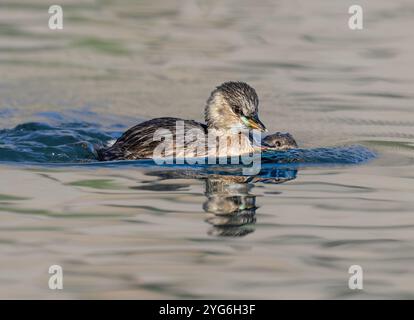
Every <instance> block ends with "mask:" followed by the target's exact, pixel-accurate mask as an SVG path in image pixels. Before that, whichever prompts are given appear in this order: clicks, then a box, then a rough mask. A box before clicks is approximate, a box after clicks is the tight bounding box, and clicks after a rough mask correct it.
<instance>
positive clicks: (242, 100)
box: [205, 82, 267, 131]
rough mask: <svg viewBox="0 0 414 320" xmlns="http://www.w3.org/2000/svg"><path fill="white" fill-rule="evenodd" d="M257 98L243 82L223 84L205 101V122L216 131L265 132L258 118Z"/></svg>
mask: <svg viewBox="0 0 414 320" xmlns="http://www.w3.org/2000/svg"><path fill="white" fill-rule="evenodd" d="M258 105H259V98H258V97H257V93H256V91H255V90H254V89H253V88H252V87H250V86H249V85H248V84H247V83H244V82H225V83H223V84H222V85H220V86H218V87H217V88H216V89H215V90H214V91H213V92H212V93H211V95H210V97H209V98H208V100H207V105H206V109H205V120H206V123H207V125H208V127H209V128H215V129H217V130H225V131H231V130H235V129H236V130H240V129H258V130H260V131H267V130H266V127H265V126H264V124H263V123H262V122H261V121H260V120H259V117H258V114H257V113H258Z"/></svg>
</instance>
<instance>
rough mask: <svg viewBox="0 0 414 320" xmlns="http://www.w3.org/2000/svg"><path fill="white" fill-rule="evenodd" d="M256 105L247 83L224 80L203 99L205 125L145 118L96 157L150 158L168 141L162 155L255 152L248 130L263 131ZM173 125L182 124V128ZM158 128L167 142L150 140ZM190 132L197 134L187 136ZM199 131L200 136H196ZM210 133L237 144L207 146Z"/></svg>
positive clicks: (105, 158)
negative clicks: (166, 134)
mask: <svg viewBox="0 0 414 320" xmlns="http://www.w3.org/2000/svg"><path fill="white" fill-rule="evenodd" d="M258 105H259V99H258V97H257V94H256V91H255V90H254V89H253V88H252V87H250V86H249V85H248V84H246V83H244V82H225V83H223V84H222V85H220V86H218V87H217V88H216V89H215V90H214V91H213V92H212V93H211V95H210V97H209V98H208V100H207V105H206V107H205V113H204V116H205V122H206V124H202V123H199V122H196V121H193V120H183V119H179V118H156V119H152V120H149V121H145V122H143V123H140V124H138V125H136V126H134V127H132V128H131V129H129V130H128V131H126V132H125V133H124V134H123V135H122V136H121V137H120V138H119V139H118V140H117V141H116V142H115V143H114V144H113V145H112V146H111V147H109V148H104V149H101V150H98V151H97V153H98V159H99V160H101V161H109V160H135V159H145V158H153V157H154V153H155V151H156V149H157V147H158V146H159V144H160V143H163V144H165V143H167V144H169V145H167V147H166V148H165V150H164V151H163V154H162V156H164V157H177V158H180V157H200V156H204V157H205V156H216V157H225V156H237V155H242V154H246V153H251V152H256V151H259V149H260V150H261V147H260V143H259V145H258V146H256V144H254V143H253V138H252V135H251V133H249V131H248V130H252V129H256V130H259V131H267V130H266V128H265V126H264V124H263V123H262V122H261V121H260V120H259V118H258ZM177 124H182V129H179V125H177ZM159 129H166V130H169V132H171V133H172V139H171V140H170V141H169V142H168V141H167V140H165V139H164V141H161V139H154V137H155V136H157V134H156V131H157V130H159ZM194 131H196V132H198V133H197V134H196V135H194V134H192V135H191V134H190V135H187V133H190V132H194ZM200 134H201V135H202V136H201V138H203V139H200ZM210 134H213V135H214V136H216V137H219V138H220V141H227V140H230V139H234V138H236V140H237V141H238V143H237V146H234V145H230V144H229V143H227V142H226V143H224V145H223V143H219V144H218V145H217V147H214V148H207V140H208V139H207V138H206V136H207V135H208V136H210ZM189 136H192V137H190V138H189ZM223 138H224V140H223ZM197 139H198V140H202V142H201V143H202V147H203V148H199V147H200V145H198V146H197V148H195V147H194V143H195V140H197ZM200 149H201V151H200ZM196 151H197V152H196Z"/></svg>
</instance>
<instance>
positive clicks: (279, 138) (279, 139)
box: [262, 132, 298, 150]
mask: <svg viewBox="0 0 414 320" xmlns="http://www.w3.org/2000/svg"><path fill="white" fill-rule="evenodd" d="M262 147H263V148H264V149H271V150H288V149H293V148H297V147H298V145H297V143H296V141H295V139H293V137H292V135H291V134H290V133H287V132H276V133H274V134H271V135H268V136H266V137H265V138H263V139H262Z"/></svg>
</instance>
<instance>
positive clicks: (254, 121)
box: [244, 115, 267, 132]
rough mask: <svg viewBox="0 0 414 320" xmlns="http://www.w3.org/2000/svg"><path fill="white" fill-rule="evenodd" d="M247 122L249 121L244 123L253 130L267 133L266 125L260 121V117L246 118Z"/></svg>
mask: <svg viewBox="0 0 414 320" xmlns="http://www.w3.org/2000/svg"><path fill="white" fill-rule="evenodd" d="M246 120H247V121H244V122H245V123H246V125H247V126H248V127H250V128H252V129H257V130H260V131H262V132H267V129H266V127H265V125H264V124H263V123H262V122H261V121H260V120H259V117H258V116H257V115H255V116H253V117H251V118H246Z"/></svg>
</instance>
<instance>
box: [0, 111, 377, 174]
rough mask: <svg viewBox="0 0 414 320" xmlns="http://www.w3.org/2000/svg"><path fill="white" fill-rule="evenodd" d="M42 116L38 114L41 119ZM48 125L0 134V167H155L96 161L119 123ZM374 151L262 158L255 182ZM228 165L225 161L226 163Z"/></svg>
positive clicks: (227, 169) (212, 170) (200, 168)
mask: <svg viewBox="0 0 414 320" xmlns="http://www.w3.org/2000/svg"><path fill="white" fill-rule="evenodd" d="M41 115H42V116H45V115H44V114H41ZM46 116H47V118H53V124H50V123H47V122H27V123H22V124H20V125H17V126H16V127H14V128H12V129H3V130H0V162H5V163H16V162H17V163H22V164H42V165H59V166H61V165H71V166H73V165H82V166H84V165H87V166H111V167H113V166H136V167H147V168H148V167H149V168H152V167H154V168H155V167H159V165H158V164H155V163H154V162H153V161H152V160H136V161H113V162H98V161H97V160H96V153H95V149H96V148H101V147H103V146H105V145H107V144H108V143H109V142H110V141H111V140H113V139H115V138H117V137H119V136H120V135H121V134H122V130H119V129H120V128H119V126H120V125H119V124H113V125H112V126H109V128H108V126H106V127H105V128H104V127H103V126H102V125H101V124H99V123H93V122H89V121H88V122H86V121H79V120H73V119H70V120H73V121H65V118H64V116H63V115H60V114H58V113H53V114H52V115H51V114H47V115H46ZM375 156H376V155H375V152H373V151H372V150H370V149H368V148H366V147H364V146H362V145H349V146H334V147H324V148H313V149H292V150H288V151H267V152H265V153H263V154H262V159H261V162H262V163H261V171H260V174H259V175H258V176H261V177H264V178H266V177H279V176H283V177H286V178H289V177H294V176H295V174H296V173H295V172H296V169H297V168H299V167H304V166H328V165H355V164H360V163H364V162H367V161H369V160H371V159H373V158H374V157H375ZM228 163H230V161H228ZM162 167H164V168H165V167H167V168H171V169H174V170H178V171H179V170H185V171H189V170H192V171H194V172H195V173H197V174H200V175H205V174H223V175H239V174H241V170H242V168H243V165H230V164H229V165H218V164H214V165H213V164H206V165H202V164H197V165H188V164H183V165H180V164H174V165H167V164H166V165H162Z"/></svg>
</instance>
